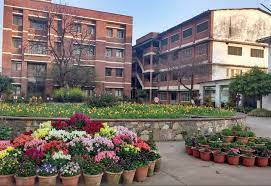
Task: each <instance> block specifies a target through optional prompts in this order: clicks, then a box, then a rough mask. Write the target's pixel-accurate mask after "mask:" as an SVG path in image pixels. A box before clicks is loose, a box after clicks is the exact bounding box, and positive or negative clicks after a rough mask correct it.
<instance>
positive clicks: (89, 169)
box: [83, 159, 103, 186]
mask: <svg viewBox="0 0 271 186" xmlns="http://www.w3.org/2000/svg"><path fill="white" fill-rule="evenodd" d="M83 175H84V180H85V184H86V185H88V186H99V185H101V180H102V177H103V166H102V165H101V164H99V163H96V162H94V161H92V160H90V159H88V160H87V161H85V163H84V165H83Z"/></svg>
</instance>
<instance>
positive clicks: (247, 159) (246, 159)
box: [242, 153, 255, 167]
mask: <svg viewBox="0 0 271 186" xmlns="http://www.w3.org/2000/svg"><path fill="white" fill-rule="evenodd" d="M242 165H244V166H246V167H253V166H254V165H255V156H254V155H253V154H252V153H246V154H243V155H242Z"/></svg>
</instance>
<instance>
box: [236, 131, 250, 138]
mask: <svg viewBox="0 0 271 186" xmlns="http://www.w3.org/2000/svg"><path fill="white" fill-rule="evenodd" d="M237 135H238V136H239V137H249V133H248V132H247V131H239V132H238V133H237Z"/></svg>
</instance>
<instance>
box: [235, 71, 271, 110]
mask: <svg viewBox="0 0 271 186" xmlns="http://www.w3.org/2000/svg"><path fill="white" fill-rule="evenodd" d="M230 92H231V93H232V94H237V93H239V94H242V95H243V96H246V97H251V98H256V99H257V100H259V101H260V107H261V108H262V98H263V96H267V95H268V94H270V93H271V75H270V74H267V73H265V72H264V71H262V70H261V69H259V68H258V67H254V68H253V69H251V70H250V71H249V72H248V73H245V74H243V75H240V76H237V77H236V78H235V79H234V80H233V81H232V82H231V84H230Z"/></svg>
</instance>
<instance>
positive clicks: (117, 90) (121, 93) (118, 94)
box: [115, 88, 123, 97]
mask: <svg viewBox="0 0 271 186" xmlns="http://www.w3.org/2000/svg"><path fill="white" fill-rule="evenodd" d="M115 96H116V97H123V89H120V88H117V89H115Z"/></svg>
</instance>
